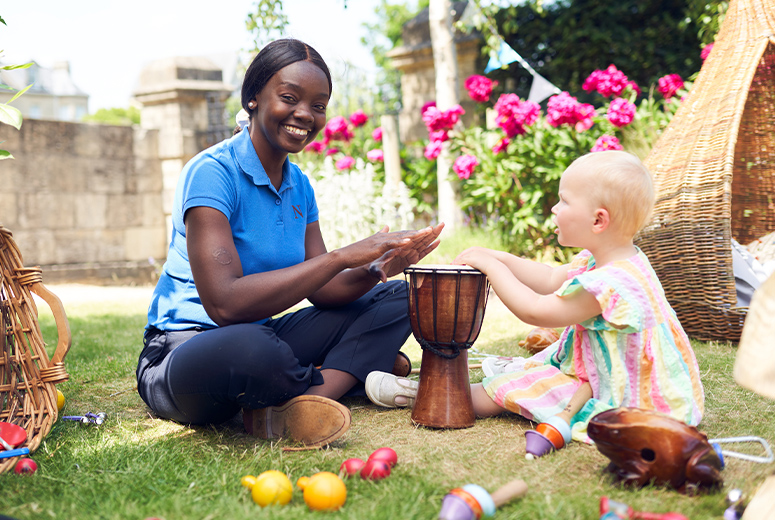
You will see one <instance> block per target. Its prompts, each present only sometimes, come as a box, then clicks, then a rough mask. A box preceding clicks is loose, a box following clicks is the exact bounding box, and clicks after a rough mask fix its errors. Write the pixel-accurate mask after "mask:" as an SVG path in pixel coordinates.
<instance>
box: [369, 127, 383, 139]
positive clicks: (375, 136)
mask: <svg viewBox="0 0 775 520" xmlns="http://www.w3.org/2000/svg"><path fill="white" fill-rule="evenodd" d="M371 138H372V139H374V140H375V141H377V142H378V143H379V142H381V141H382V127H381V126H378V127H377V128H375V129H374V131H373V132H371Z"/></svg>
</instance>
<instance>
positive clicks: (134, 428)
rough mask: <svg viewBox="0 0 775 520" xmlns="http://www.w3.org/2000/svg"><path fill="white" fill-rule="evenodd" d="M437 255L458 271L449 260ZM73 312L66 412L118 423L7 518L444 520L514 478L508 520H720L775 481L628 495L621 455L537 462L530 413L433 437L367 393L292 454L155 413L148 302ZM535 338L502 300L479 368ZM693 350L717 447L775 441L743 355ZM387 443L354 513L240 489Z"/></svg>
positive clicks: (592, 453) (737, 471)
mask: <svg viewBox="0 0 775 520" xmlns="http://www.w3.org/2000/svg"><path fill="white" fill-rule="evenodd" d="M453 247H454V246H453ZM456 249H458V250H459V249H460V248H456ZM434 255H437V253H434ZM427 260H429V262H428V263H447V262H448V260H447V259H446V258H445V257H443V256H441V253H439V255H438V256H436V257H435V258H433V257H429V258H428V259H427ZM51 289H52V290H53V291H54V292H55V293H56V292H57V291H56V287H55V286H54V287H51ZM63 301H64V303H65V309H66V311H67V315H68V319H69V322H70V327H71V330H72V334H73V347H72V349H71V351H70V353H69V354H68V356H67V358H66V359H65V365H66V368H67V371H68V373H69V374H70V380H69V381H67V382H66V383H63V384H61V385H59V386H58V388H59V389H60V390H61V391H62V392H63V393H64V395H65V396H66V399H67V401H66V404H65V408H64V410H63V412H62V414H63V415H78V414H83V413H85V412H89V411H91V412H105V413H106V414H107V421H106V422H105V423H104V424H102V425H101V426H91V425H82V424H79V423H76V422H68V421H62V420H61V419H60V420H59V421H57V423H56V424H55V425H54V427H53V429H52V430H51V432H50V433H49V435H48V436H47V437H46V439H45V441H44V442H43V443H42V444H41V446H40V448H39V449H38V450H37V451H36V452H35V453H34V454H33V458H34V459H35V461H36V462H37V463H38V465H39V470H38V471H37V473H35V474H34V475H31V476H19V475H15V474H13V473H12V472H11V473H5V474H3V475H0V488H2V491H3V492H2V495H0V514H3V515H7V516H10V517H13V518H17V519H19V520H22V519H49V518H53V519H68V520H70V519H140V520H142V519H145V518H147V517H158V518H163V519H166V520H174V519H243V518H245V519H247V518H250V519H253V518H265V519H271V518H283V519H295V518H325V517H326V516H329V517H331V518H338V519H359V520H362V519H391V520H395V519H431V518H437V517H438V513H439V510H440V507H441V502H442V498H443V497H444V495H445V494H446V493H447V492H448V491H449V490H450V489H452V488H454V487H459V486H462V485H464V484H468V483H475V484H479V485H481V486H483V487H484V488H485V489H488V490H490V491H491V492H492V491H494V490H495V489H497V488H498V487H499V486H501V485H503V484H505V483H506V482H508V481H510V480H513V479H516V478H520V479H524V480H525V481H526V482H527V484H528V486H529V491H528V493H527V495H526V496H525V497H524V498H522V499H519V500H516V501H514V502H512V503H510V504H507V505H505V506H503V507H501V508H500V509H499V510H498V512H497V513H496V516H495V518H499V519H518V518H519V519H552V520H555V519H587V520H593V519H595V520H596V519H598V518H599V514H598V507H599V500H600V497H601V496H608V497H609V498H611V499H613V500H617V501H621V502H625V503H627V504H629V505H631V506H632V507H633V508H634V509H635V510H636V511H650V512H668V511H675V512H678V513H681V514H683V515H685V516H686V517H688V518H690V519H692V520H698V519H719V518H721V516H722V514H723V511H724V509H725V508H726V504H725V497H726V492H727V491H728V490H730V489H732V488H739V489H741V490H742V491H743V492H744V493H746V494H747V495H748V496H751V495H752V494H753V493H754V492H755V491H756V488H757V486H758V485H759V484H761V483H762V482H763V480H764V479H765V478H766V477H767V476H768V475H769V474H770V473H772V472H773V465H772V464H756V463H752V462H747V461H743V460H739V459H733V458H729V459H727V467H726V468H725V469H724V471H723V477H724V481H725V486H724V488H723V489H722V490H721V491H719V492H716V493H711V494H705V495H700V496H693V497H691V496H685V495H681V494H679V493H677V492H676V491H673V490H669V489H661V488H654V487H647V488H644V489H623V488H621V487H619V486H617V485H616V484H615V483H614V482H613V480H612V478H611V477H610V476H609V475H608V474H606V473H605V472H604V468H605V466H606V465H607V463H608V459H606V458H605V457H604V456H603V455H601V454H600V453H599V452H598V451H597V449H596V448H595V447H594V446H588V445H583V444H579V443H572V444H571V445H570V446H569V447H567V448H565V449H563V450H561V451H559V452H557V453H553V454H550V455H548V456H546V457H544V458H541V459H538V460H534V461H527V460H525V458H524V454H525V437H524V431H525V430H527V429H531V428H533V426H534V425H533V424H531V423H530V422H529V421H527V420H525V419H523V418H521V417H519V416H517V415H505V416H502V417H498V418H492V419H485V420H479V421H477V423H476V424H475V426H473V427H472V428H468V429H460V430H433V429H428V428H423V427H416V426H414V425H413V424H412V422H411V419H410V415H411V412H410V411H409V410H388V409H382V408H378V407H376V406H374V405H372V404H371V403H370V402H368V401H367V400H366V399H365V398H364V399H349V400H346V401H345V404H346V405H348V406H349V407H350V409H351V411H352V415H353V422H352V427H351V429H350V431H349V432H348V433H347V434H346V436H345V437H343V438H342V439H340V440H339V441H337V442H336V443H335V444H334V445H332V446H330V447H328V448H326V449H322V450H314V451H297V452H287V451H283V450H282V449H281V448H282V447H283V446H288V444H287V443H285V442H283V441H281V442H279V443H272V442H267V441H261V440H256V439H254V438H252V437H249V436H247V435H246V434H244V433H243V429H242V424H241V421H240V418H239V417H237V418H235V420H234V421H232V422H230V423H227V424H224V425H220V426H217V427H188V426H183V425H179V424H175V423H171V422H169V421H165V420H160V419H157V418H155V417H154V416H152V414H150V412H149V410H148V409H147V408H146V406H145V404H144V403H143V402H142V401H141V399H140V397H139V396H138V395H137V392H136V390H135V379H134V370H135V364H136V360H137V356H138V354H139V352H140V347H141V339H142V329H143V326H144V325H145V308H146V306H147V300H146V299H145V298H143V297H132V298H121V299H120V300H119V301H116V300H108V301H104V300H102V301H93V302H89V301H86V300H77V301H71V302H68V301H67V300H64V299H63ZM40 321H41V327H42V329H43V332H44V337H45V338H46V339H47V343H49V344H50V345H52V346H53V345H55V344H56V339H55V338H56V329H55V327H54V323H53V318H51V317H50V316H49V315H48V314H46V312H45V309H44V308H41V318H40ZM529 329H530V327H528V326H526V325H524V324H522V323H521V322H519V321H518V320H517V319H516V318H515V317H514V316H512V315H511V314H510V313H509V312H508V311H507V310H506V309H505V307H504V306H503V305H502V304H501V303H500V302H499V301H498V299H497V298H496V297H495V296H494V295H491V296H490V301H489V303H488V307H487V311H486V315H485V319H484V327H483V330H482V333H481V335H480V337H479V339H478V340H477V342H476V344H475V345H474V349H473V350H472V351H471V357H472V358H474V357H476V353H477V352H484V353H489V354H516V353H519V347H517V346H516V344H517V342H518V341H519V340H520V339H522V338H523V337H524V336H525V334H526V333H527V331H528V330H529ZM693 344H694V347H695V352H696V354H697V357H698V359H699V363H700V368H701V371H702V379H703V383H704V385H705V391H706V415H705V418H704V419H703V422H702V424H701V425H700V429H701V430H702V431H704V432H706V433H707V434H708V436H709V437H711V438H714V437H728V436H737V435H756V436H760V437H763V438H765V439H767V440H768V441H769V442H771V443H772V442H773V441H775V420H773V418H775V413H774V412H775V410H774V408H775V403H773V402H771V401H768V400H766V399H764V398H762V397H760V396H758V395H756V394H753V393H752V392H749V391H747V390H744V389H742V388H741V387H740V386H738V385H737V384H736V383H735V381H734V380H733V378H732V366H733V364H734V360H735V352H736V350H735V346H734V345H731V344H725V343H716V342H709V343H705V342H694V343H693ZM404 350H405V352H407V353H408V354H409V356H410V357H411V358H412V360H413V362H414V365H415V366H416V367H417V366H419V361H420V357H421V350H420V348H419V346H418V345H417V343H416V341H415V340H414V338H411V337H410V338H409V340H408V341H407V343H406V345H405V347H404ZM522 354H524V352H522ZM472 362H475V360H474V359H472ZM470 377H471V380H472V382H476V381H479V380H480V379H481V378H482V373H481V371H480V370H478V369H473V370H471V372H470ZM381 446H390V447H392V448H393V449H395V450H396V452H397V453H398V457H399V462H398V465H397V466H396V467H395V468H394V469H393V473H392V474H391V475H390V476H389V477H388V478H387V479H385V480H382V481H376V482H371V481H364V480H361V479H357V478H356V479H349V480H346V481H345V482H346V484H347V502H346V504H345V506H344V507H343V508H342V509H341V510H340V511H338V512H335V513H323V512H311V511H309V510H308V508H307V506H306V505H305V503H304V500H303V498H302V495H301V492H300V491H299V490H298V489H297V488H295V487H294V492H293V498H292V500H291V503H290V504H289V505H287V506H276V507H267V508H264V509H262V508H260V507H259V506H258V505H256V504H255V503H254V502H253V501H252V499H251V497H250V493H249V491H248V490H247V489H246V488H244V487H242V486H241V485H240V478H241V477H242V476H243V475H247V474H252V475H258V474H259V473H261V472H263V471H266V470H270V469H274V470H279V471H282V472H284V473H286V474H287V475H288V476H289V477H290V479H291V481H292V482H294V483H295V481H296V479H297V478H299V477H301V476H311V475H313V474H314V473H317V472H319V471H331V472H334V473H337V472H338V469H339V465H340V464H341V462H342V461H343V460H345V459H347V458H350V457H359V458H363V459H365V458H366V457H368V455H369V454H370V453H371V452H372V451H373V450H374V449H376V448H379V447H381ZM740 451H742V449H741V450H740Z"/></svg>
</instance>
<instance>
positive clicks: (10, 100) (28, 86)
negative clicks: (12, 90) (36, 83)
mask: <svg viewBox="0 0 775 520" xmlns="http://www.w3.org/2000/svg"><path fill="white" fill-rule="evenodd" d="M31 86H32V83H30V84H29V85H27V86H26V87H24V88H23V89H21V90H20V91H19V92H17V93H16V94H14V96H13V97H12V98H11V99H9V100H8V102H9V103H13V101H14V100H15V99H16V98H18V97H19V96H21V95H22V94H24V93H25V92H27V91H28V90H29V89H30V87H31ZM19 126H21V123H19Z"/></svg>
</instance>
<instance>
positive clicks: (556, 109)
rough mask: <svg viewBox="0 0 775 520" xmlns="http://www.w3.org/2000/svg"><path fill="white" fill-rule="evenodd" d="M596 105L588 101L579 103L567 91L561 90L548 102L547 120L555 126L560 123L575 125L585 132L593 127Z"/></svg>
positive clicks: (577, 128)
mask: <svg viewBox="0 0 775 520" xmlns="http://www.w3.org/2000/svg"><path fill="white" fill-rule="evenodd" d="M594 115H595V107H593V106H592V105H590V104H588V103H579V102H578V101H577V100H576V98H575V97H573V96H571V95H570V94H568V93H567V92H561V93H560V94H557V95H555V96H552V97H550V98H549V101H547V102H546V122H547V123H549V124H550V125H552V126H553V127H555V128H556V127H558V126H560V125H570V126H575V127H576V130H578V131H580V132H583V131H584V130H588V129H589V128H590V127H592V124H593V122H594V121H593V120H592V117H593V116H594Z"/></svg>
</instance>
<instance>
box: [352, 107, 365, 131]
mask: <svg viewBox="0 0 775 520" xmlns="http://www.w3.org/2000/svg"><path fill="white" fill-rule="evenodd" d="M368 120H369V116H367V115H366V114H365V113H364V112H363V110H361V109H358V110H356V111H355V112H353V113H352V114H350V122H351V123H352V124H353V125H354V126H355V128H358V127H360V126H363V125H365V124H366V121H368Z"/></svg>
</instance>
